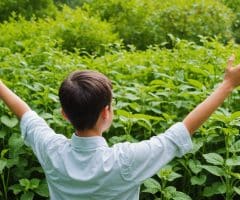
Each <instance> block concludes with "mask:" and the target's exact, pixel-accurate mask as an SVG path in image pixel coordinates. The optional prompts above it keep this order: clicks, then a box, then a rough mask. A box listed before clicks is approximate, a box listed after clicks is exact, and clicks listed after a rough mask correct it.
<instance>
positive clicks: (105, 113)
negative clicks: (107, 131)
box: [101, 105, 110, 119]
mask: <svg viewBox="0 0 240 200" xmlns="http://www.w3.org/2000/svg"><path fill="white" fill-rule="evenodd" d="M109 109H110V107H109V105H107V106H105V107H104V108H103V109H102V112H101V116H102V118H103V119H107V118H108V116H109Z"/></svg>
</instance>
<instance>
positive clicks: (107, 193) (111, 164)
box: [0, 56, 240, 200]
mask: <svg viewBox="0 0 240 200" xmlns="http://www.w3.org/2000/svg"><path fill="white" fill-rule="evenodd" d="M233 61H234V57H233V56H232V57H231V58H230V59H229V60H228V64H227V69H226V73H225V77H224V80H223V82H222V83H221V84H220V86H219V87H218V88H217V89H216V90H215V91H214V92H213V93H212V94H211V95H210V96H209V97H208V98H207V99H206V100H204V101H203V102H202V103H201V104H199V105H198V106H197V107H196V108H195V109H194V110H193V111H192V112H191V113H190V114H188V115H187V117H186V118H185V119H184V120H183V122H178V123H176V124H175V125H173V126H172V127H170V128H169V129H168V130H167V131H166V132H165V133H164V134H160V135H158V136H154V137H152V138H151V139H150V140H147V141H142V142H139V143H132V144H131V143H128V142H126V143H120V144H116V145H114V146H113V147H111V148H110V147H108V145H107V143H106V141H105V139H104V138H103V137H102V132H104V131H105V130H106V129H108V128H109V126H110V125H111V122H112V118H113V112H112V105H111V101H112V91H111V82H110V81H109V80H108V79H107V78H106V77H105V76H104V75H102V74H100V73H98V72H94V71H76V72H73V73H72V74H71V75H70V76H69V77H67V78H66V80H64V81H63V83H62V84H61V87H60V89H59V98H60V102H61V106H62V113H63V116H64V117H65V118H66V119H67V120H69V121H70V122H71V124H72V125H73V126H74V128H75V130H76V132H75V133H74V134H73V135H72V138H71V139H70V140H69V139H67V138H66V137H64V136H63V135H59V134H56V133H55V132H54V131H53V130H52V129H51V128H50V127H49V126H48V125H47V124H46V122H45V121H44V120H43V119H41V118H40V117H39V116H38V115H37V114H36V113H35V112H33V111H31V109H30V108H29V106H28V105H27V104H26V103H25V102H23V101H22V100H21V99H20V98H19V97H18V96H17V95H15V94H14V93H13V92H12V91H11V90H10V89H8V88H7V86H5V85H4V84H3V83H0V98H1V99H2V100H3V101H4V102H5V103H6V104H7V106H8V107H9V108H10V109H11V110H12V111H13V113H14V114H16V115H17V117H18V118H19V119H20V120H21V121H20V127H21V132H22V137H23V138H24V140H25V142H26V144H28V145H29V146H31V148H32V149H33V151H34V153H35V155H36V156H37V158H38V160H39V162H40V164H41V166H42V168H43V169H44V172H45V175H46V179H47V183H48V187H49V192H50V197H51V199H52V200H88V199H89V200H90V199H96V200H137V199H139V190H140V184H141V183H142V182H143V181H144V180H145V179H147V178H149V177H151V176H152V175H154V174H155V173H156V172H158V170H159V169H160V168H161V167H163V166H164V165H165V164H167V163H168V162H169V161H170V160H172V159H173V158H174V157H175V156H182V155H183V154H185V153H186V152H188V151H189V150H190V149H191V148H192V143H191V137H190V136H191V134H193V132H194V131H195V130H196V129H197V128H198V127H199V126H200V125H201V124H202V123H203V122H204V121H205V120H207V118H208V117H209V116H210V115H211V114H212V113H213V112H214V111H215V110H216V109H217V108H218V107H219V106H220V105H221V103H223V101H224V99H225V98H226V97H227V96H228V95H229V94H230V93H231V91H232V90H233V89H234V88H235V87H237V86H238V85H240V65H238V66H236V67H233Z"/></svg>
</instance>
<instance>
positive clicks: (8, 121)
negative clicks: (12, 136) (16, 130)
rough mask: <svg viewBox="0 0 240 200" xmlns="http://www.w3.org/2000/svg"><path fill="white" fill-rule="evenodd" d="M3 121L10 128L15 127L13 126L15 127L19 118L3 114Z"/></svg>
mask: <svg viewBox="0 0 240 200" xmlns="http://www.w3.org/2000/svg"><path fill="white" fill-rule="evenodd" d="M1 122H2V123H3V124H4V125H5V126H7V127H9V128H13V127H15V126H16V125H17V124H18V120H17V119H16V118H15V117H13V118H9V117H8V116H6V115H3V116H2V117H1Z"/></svg>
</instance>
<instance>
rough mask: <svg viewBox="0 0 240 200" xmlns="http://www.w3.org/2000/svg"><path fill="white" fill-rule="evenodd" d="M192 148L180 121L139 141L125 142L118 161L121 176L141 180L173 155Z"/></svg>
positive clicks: (178, 155)
mask: <svg viewBox="0 0 240 200" xmlns="http://www.w3.org/2000/svg"><path fill="white" fill-rule="evenodd" d="M191 149H192V140H191V137H190V134H189V132H188V130H187V128H186V127H185V125H184V124H183V123H182V122H178V123H176V124H174V125H173V126H171V127H170V128H169V129H168V130H167V131H166V132H165V133H163V134H159V135H158V136H154V137H152V138H150V140H145V141H142V142H139V143H125V144H123V146H122V148H121V151H119V152H121V153H120V154H121V155H120V156H119V159H120V160H119V162H120V164H122V176H123V178H124V179H126V180H128V181H136V183H139V182H142V181H144V180H145V179H147V178H149V177H151V176H153V175H154V174H155V173H157V172H158V171H159V170H160V168H162V167H163V166H164V165H166V164H167V163H168V162H170V161H171V160H172V159H173V158H174V157H176V156H177V157H181V156H183V155H184V154H185V153H187V152H188V151H190V150H191Z"/></svg>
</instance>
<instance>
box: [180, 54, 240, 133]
mask: <svg viewBox="0 0 240 200" xmlns="http://www.w3.org/2000/svg"><path fill="white" fill-rule="evenodd" d="M234 59H235V57H234V55H233V56H231V57H230V58H229V59H228V62H227V68H226V72H225V76H224V80H223V82H222V84H220V85H219V87H218V88H217V89H216V90H215V91H214V92H213V93H212V94H211V95H210V96H209V97H208V98H207V99H205V100H204V101H203V102H202V103H200V104H199V105H198V106H197V107H196V108H194V109H193V111H192V112H190V113H189V114H188V115H187V116H186V118H185V119H184V120H183V123H184V124H185V126H186V128H187V129H188V131H189V133H190V134H193V133H194V131H195V130H196V129H198V128H199V127H200V126H201V125H202V124H203V123H204V122H205V121H206V120H207V119H208V118H209V117H210V115H211V114H212V113H213V112H214V111H215V110H216V109H217V108H218V107H219V106H220V105H221V104H222V103H223V102H224V100H225V99H226V98H227V97H228V95H229V94H230V93H231V92H232V90H233V89H234V88H235V87H237V86H239V85H240V64H239V65H237V66H236V67H233V62H234Z"/></svg>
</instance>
